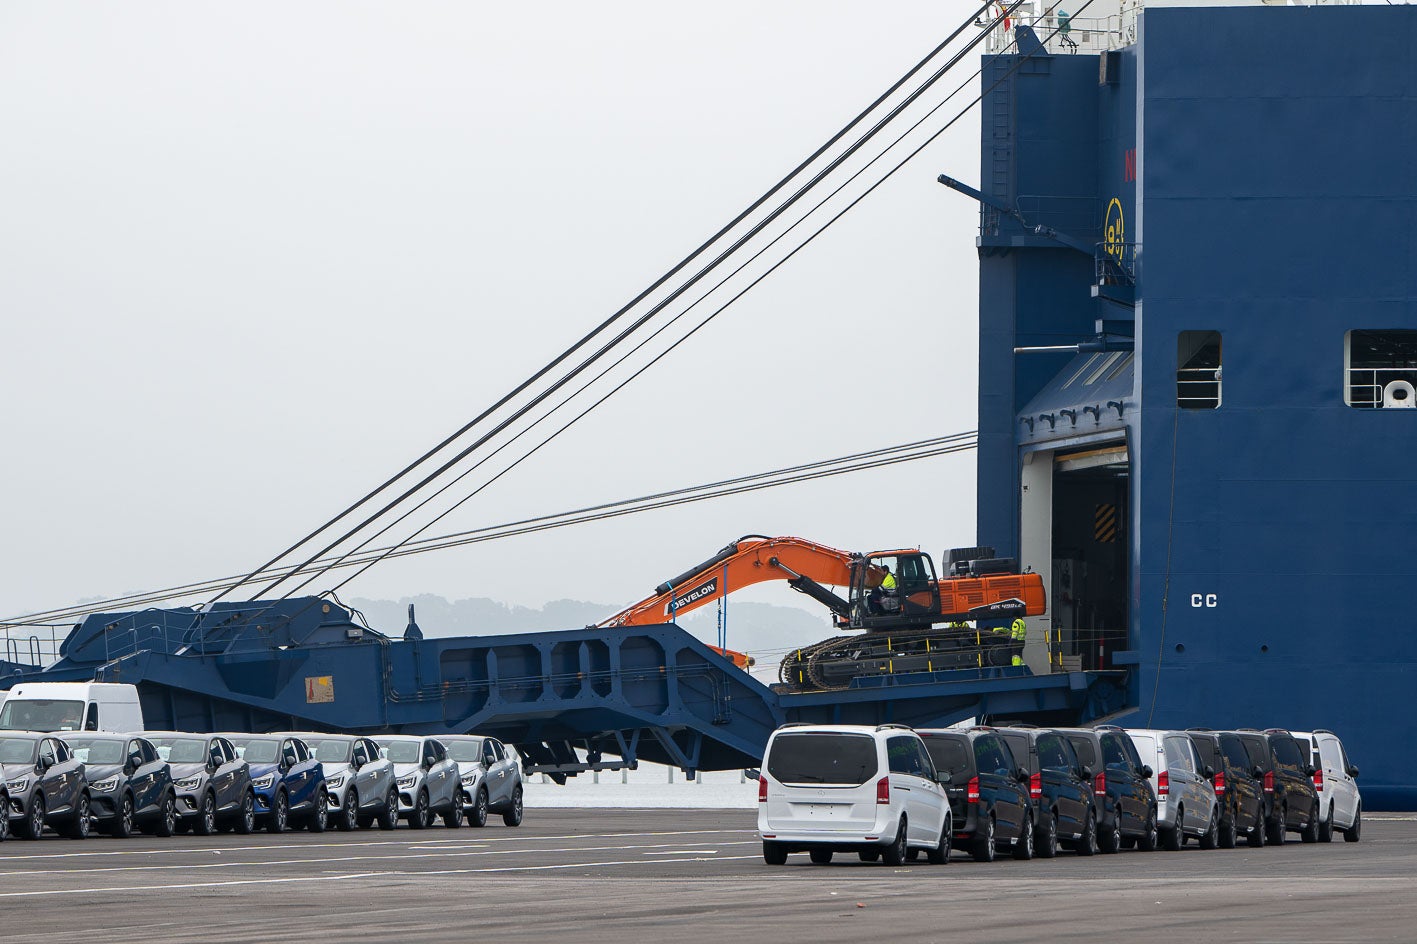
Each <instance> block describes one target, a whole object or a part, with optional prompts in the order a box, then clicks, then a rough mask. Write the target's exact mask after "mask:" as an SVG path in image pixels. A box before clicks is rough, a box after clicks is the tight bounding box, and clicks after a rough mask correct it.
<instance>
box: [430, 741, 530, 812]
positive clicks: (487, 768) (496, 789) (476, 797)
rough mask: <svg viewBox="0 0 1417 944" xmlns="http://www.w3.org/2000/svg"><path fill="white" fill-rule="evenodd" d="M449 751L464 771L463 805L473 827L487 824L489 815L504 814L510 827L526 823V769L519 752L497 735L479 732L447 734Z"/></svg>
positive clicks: (459, 767)
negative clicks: (524, 798)
mask: <svg viewBox="0 0 1417 944" xmlns="http://www.w3.org/2000/svg"><path fill="white" fill-rule="evenodd" d="M441 740H442V741H443V743H444V744H446V745H447V747H448V754H449V755H450V756H451V757H452V758H453V760H455V761H457V762H458V770H460V771H461V772H462V787H461V793H462V804H463V811H464V812H465V813H466V814H467V824H468V825H469V826H485V825H487V814H488V812H492V813H501V814H502V822H504V823H506V824H507V825H508V826H520V825H521V824H522V768H521V764H519V763H517V757H516V754H514V753H513V752H512V751H510V750H508V749H507V747H506V745H504V744H503V743H502V742H501V741H499V740H497V739H496V738H491V737H478V736H477V735H475V734H454V735H445V736H444V737H442V738H441Z"/></svg>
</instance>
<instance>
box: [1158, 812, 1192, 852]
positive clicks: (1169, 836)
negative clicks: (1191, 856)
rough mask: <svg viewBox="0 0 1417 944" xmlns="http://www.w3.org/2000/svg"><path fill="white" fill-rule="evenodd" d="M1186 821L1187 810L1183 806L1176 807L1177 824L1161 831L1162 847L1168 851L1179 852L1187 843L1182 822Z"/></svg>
mask: <svg viewBox="0 0 1417 944" xmlns="http://www.w3.org/2000/svg"><path fill="white" fill-rule="evenodd" d="M1185 821H1186V811H1185V810H1184V809H1182V808H1181V807H1179V806H1178V807H1177V808H1176V825H1175V826H1172V827H1171V828H1170V829H1163V830H1162V831H1161V848H1163V849H1165V850H1166V851H1167V852H1178V851H1180V848H1181V847H1182V846H1184V845H1185V844H1186V837H1185V834H1184V833H1182V831H1181V824H1182V823H1184V822H1185Z"/></svg>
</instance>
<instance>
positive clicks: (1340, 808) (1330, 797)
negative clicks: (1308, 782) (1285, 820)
mask: <svg viewBox="0 0 1417 944" xmlns="http://www.w3.org/2000/svg"><path fill="white" fill-rule="evenodd" d="M1289 733H1290V734H1292V735H1294V740H1296V741H1298V742H1299V748H1300V749H1301V750H1308V751H1310V752H1311V753H1312V754H1313V768H1314V789H1316V790H1318V792H1319V810H1320V814H1321V815H1322V816H1323V819H1321V820H1319V842H1332V841H1333V831H1334V830H1335V829H1336V830H1338V831H1339V832H1341V833H1343V839H1344V841H1345V842H1357V841H1358V840H1359V839H1361V838H1362V835H1363V797H1362V795H1361V794H1360V793H1359V792H1358V768H1357V767H1355V766H1353V763H1352V762H1351V761H1350V760H1349V759H1348V752H1347V751H1345V750H1344V749H1343V742H1342V741H1340V740H1339V739H1338V735H1336V734H1334V733H1333V732H1332V731H1326V730H1324V729H1323V728H1319V729H1318V730H1316V731H1312V732H1311V731H1290V732H1289Z"/></svg>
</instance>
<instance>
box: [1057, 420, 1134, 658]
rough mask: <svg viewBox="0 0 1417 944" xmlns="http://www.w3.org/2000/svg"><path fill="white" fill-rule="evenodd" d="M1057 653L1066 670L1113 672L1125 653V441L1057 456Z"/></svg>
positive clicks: (1126, 556)
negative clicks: (1114, 661)
mask: <svg viewBox="0 0 1417 944" xmlns="http://www.w3.org/2000/svg"><path fill="white" fill-rule="evenodd" d="M1052 465H1053V488H1052V499H1053V515H1052V518H1053V521H1052V580H1051V588H1050V589H1051V593H1050V595H1049V609H1050V610H1051V612H1052V614H1053V619H1052V629H1053V633H1054V636H1055V641H1056V646H1055V647H1054V648H1055V652H1056V655H1055V656H1054V658H1055V659H1059V660H1060V661H1061V663H1062V665H1063V667H1065V668H1068V669H1077V668H1081V669H1088V670H1092V669H1105V668H1111V665H1112V653H1113V652H1116V651H1119V650H1122V649H1125V648H1127V625H1128V622H1127V620H1128V616H1129V614H1128V612H1127V606H1128V600H1129V599H1130V595H1129V592H1128V587H1129V581H1128V574H1127V567H1128V562H1129V560H1130V555H1129V554H1128V542H1127V521H1128V518H1129V514H1128V512H1129V508H1128V503H1127V496H1128V494H1129V492H1128V487H1127V484H1128V472H1129V463H1128V455H1127V447H1126V444H1125V443H1123V442H1118V443H1115V444H1106V445H1102V446H1096V447H1092V448H1087V449H1080V450H1075V451H1069V452H1061V451H1060V452H1057V453H1055V454H1054V456H1053V463H1052Z"/></svg>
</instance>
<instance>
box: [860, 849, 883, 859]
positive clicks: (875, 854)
mask: <svg viewBox="0 0 1417 944" xmlns="http://www.w3.org/2000/svg"><path fill="white" fill-rule="evenodd" d="M880 857H881V850H880V849H862V850H861V851H860V852H858V853H856V858H858V859H860V860H861V861H862V862H875V861H877V860H878V859H880Z"/></svg>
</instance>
